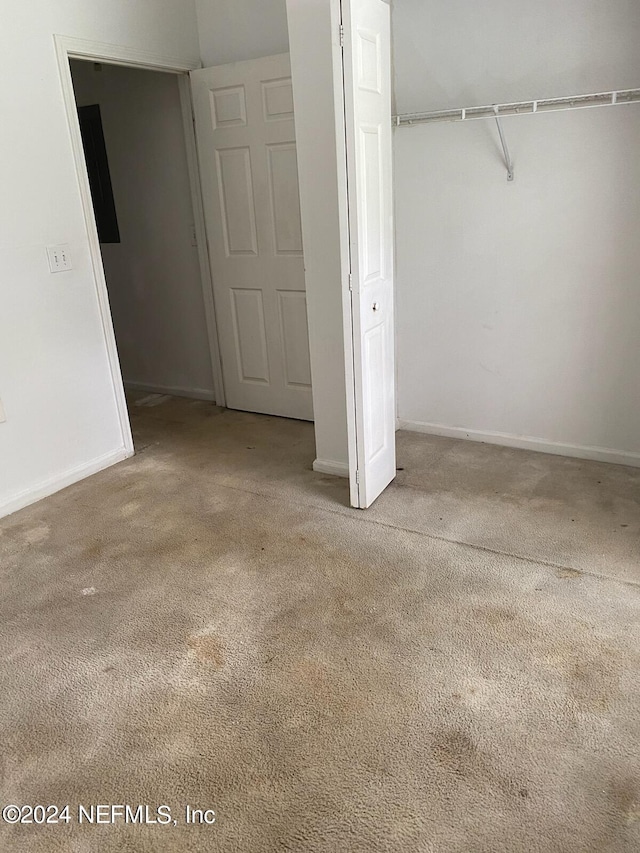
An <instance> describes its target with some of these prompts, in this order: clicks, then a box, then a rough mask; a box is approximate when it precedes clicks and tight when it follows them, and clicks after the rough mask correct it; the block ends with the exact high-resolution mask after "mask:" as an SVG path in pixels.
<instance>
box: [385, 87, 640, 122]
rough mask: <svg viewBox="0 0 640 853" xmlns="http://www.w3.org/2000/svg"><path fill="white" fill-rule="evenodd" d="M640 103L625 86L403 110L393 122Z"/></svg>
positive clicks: (637, 92) (637, 94)
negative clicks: (488, 103) (558, 95)
mask: <svg viewBox="0 0 640 853" xmlns="http://www.w3.org/2000/svg"><path fill="white" fill-rule="evenodd" d="M637 103H640V89H624V90H621V91H616V92H598V93H597V94H594V95H570V96H569V97H566V98H546V99H540V100H537V101H517V102H515V103H511V104H491V106H485V107H460V108H459V109H454V110H432V111H430V112H424V113H403V114H402V115H395V116H393V117H392V121H393V124H394V126H395V127H408V126H409V125H413V124H426V123H427V122H432V121H470V120H471V119H483V118H492V119H495V118H496V117H499V118H501V117H503V116H515V115H530V114H531V113H544V112H551V111H553V110H580V109H584V108H585V107H615V106H619V105H622V104H637Z"/></svg>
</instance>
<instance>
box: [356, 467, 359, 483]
mask: <svg viewBox="0 0 640 853" xmlns="http://www.w3.org/2000/svg"><path fill="white" fill-rule="evenodd" d="M359 485H360V471H357V470H356V486H359Z"/></svg>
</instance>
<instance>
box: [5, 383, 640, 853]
mask: <svg viewBox="0 0 640 853" xmlns="http://www.w3.org/2000/svg"><path fill="white" fill-rule="evenodd" d="M131 413H132V425H133V428H134V434H135V438H136V447H137V450H138V453H137V455H136V456H135V457H134V458H133V459H131V460H128V461H127V462H124V463H121V464H120V465H117V466H115V467H114V468H111V469H109V470H108V471H105V472H102V473H101V474H98V475H96V476H94V477H92V478H90V479H89V480H85V481H84V482H82V483H79V484H78V485H76V486H73V487H71V488H69V489H66V490H64V491H63V492H61V493H59V494H57V495H54V496H53V497H51V498H48V499H46V500H45V501H42V502H40V503H39V504H37V505H35V506H33V507H30V508H28V509H26V510H23V511H21V512H19V513H16V514H15V515H13V516H11V517H10V518H7V519H5V520H3V521H1V522H0V567H1V568H0V572H1V574H0V577H1V578H2V599H1V600H0V615H1V617H2V619H1V623H0V651H1V652H2V656H1V661H0V688H1V690H0V734H1V735H2V744H3V750H2V781H1V785H0V802H1V803H2V804H7V803H17V804H21V803H31V804H32V805H33V804H36V803H39V804H43V805H48V804H49V803H52V804H57V805H60V806H61V805H64V804H67V803H69V804H70V813H71V822H70V823H69V825H57V826H55V825H49V826H42V827H40V826H35V825H18V826H10V825H8V824H7V823H4V824H3V823H2V822H0V849H2V850H8V851H29V853H38V851H54V850H55V851H57V850H60V851H63V850H64V851H69V850H73V851H81V853H84V851H100V853H103V851H163V850H167V851H169V850H171V851H173V850H176V851H191V850H193V851H200V850H202V851H224V853H227V851H238V853H248V851H258V850H259V851H281V850H290V851H310V853H316V851H323V853H325V851H326V853H329V851H331V853H335V851H362V853H365V851H366V853H378V851H390V853H391V851H393V853H397V851H425V853H426V852H427V851H428V853H431V851H433V853H436V851H437V853H500V851H505V853H507V851H508V853H519V851H523V853H524V851H527V853H531V852H532V851H540V853H552V851H553V853H556V851H557V853H589V852H590V851H593V853H631V851H634V853H635V851H637V850H638V849H640V770H639V765H638V754H639V746H640V679H639V677H638V676H639V672H640V645H639V643H638V640H639V639H640V621H639V615H640V588H639V582H640V512H639V504H640V470H634V469H629V468H624V467H620V466H609V465H604V464H599V463H588V462H581V461H578V460H573V459H564V458H560V457H552V456H545V455H541V454H536V453H530V452H526V451H518V450H512V449H505V448H498V447H494V446H489V445H479V444H473V443H467V442H459V441H455V440H450V439H443V438H432V437H427V436H422V435H415V434H409V433H399V435H398V465H399V467H400V468H402V469H403V470H401V471H399V474H398V478H397V480H396V482H395V483H394V484H393V485H392V486H391V487H390V488H389V489H388V490H387V492H386V493H385V494H384V495H383V496H382V497H381V498H380V499H379V501H378V502H376V504H375V505H374V507H372V508H371V509H370V510H368V511H367V512H359V511H355V510H351V509H349V508H348V506H347V485H346V482H345V481H342V480H339V479H336V478H333V477H327V476H323V475H319V474H315V473H313V472H312V471H311V463H312V461H313V458H314V453H313V428H312V425H311V424H306V423H300V422H295V421H287V420H282V419H278V418H269V417H262V416H257V415H249V414H244V413H238V412H230V411H225V410H220V409H217V408H216V407H215V406H211V405H209V404H206V403H199V402H192V401H187V400H177V399H169V400H167V401H165V402H164V403H161V404H160V405H157V406H152V407H147V406H137V405H135V404H133V405H132V406H131ZM80 803H81V804H83V805H85V806H88V805H90V804H98V803H103V804H109V803H116V804H130V805H134V806H135V805H137V804H149V805H150V806H151V807H152V809H155V807H156V806H157V805H160V804H168V805H170V806H171V809H172V817H173V818H175V819H176V826H173V823H171V824H170V825H169V826H167V827H165V826H158V825H155V826H154V825H149V826H138V825H127V824H124V823H121V822H116V823H115V824H114V825H99V826H97V825H79V824H78V821H77V807H78V804H80ZM187 804H188V805H191V806H193V807H199V808H213V809H215V811H216V814H217V819H216V822H215V824H214V825H213V826H192V825H186V824H185V822H184V807H185V806H186V805H187Z"/></svg>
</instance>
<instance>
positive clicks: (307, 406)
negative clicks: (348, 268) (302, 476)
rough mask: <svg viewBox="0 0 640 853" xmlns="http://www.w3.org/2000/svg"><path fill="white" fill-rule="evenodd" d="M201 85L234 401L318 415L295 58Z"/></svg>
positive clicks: (222, 340)
mask: <svg viewBox="0 0 640 853" xmlns="http://www.w3.org/2000/svg"><path fill="white" fill-rule="evenodd" d="M191 82H192V90H193V105H194V113H195V124H196V138H197V143H198V158H199V161H200V174H201V181H202V190H203V202H204V212H205V222H206V230H207V238H208V242H209V253H210V259H211V271H212V278H213V289H214V303H215V307H216V320H217V326H218V337H219V344H220V354H221V359H222V372H223V378H224V385H225V392H226V400H227V405H228V406H229V408H232V409H243V410H246V411H251V412H264V413H266V414H272V415H281V416H284V417H291V418H301V419H305V420H312V419H313V408H312V401H311V370H310V364H309V340H308V330H307V309H306V298H305V281H304V262H303V255H302V233H301V225H300V201H299V194H298V167H297V158H296V143H295V131H294V121H293V95H292V87H291V70H290V63H289V54H282V55H278V56H269V57H265V58H262V59H256V60H250V61H248V62H237V63H233V64H231V65H221V66H217V67H214V68H203V69H199V70H198V71H193V72H191Z"/></svg>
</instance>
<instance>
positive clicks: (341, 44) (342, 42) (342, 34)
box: [338, 24, 344, 47]
mask: <svg viewBox="0 0 640 853" xmlns="http://www.w3.org/2000/svg"><path fill="white" fill-rule="evenodd" d="M338 32H339V33H340V47H344V24H340V29H339V31H338Z"/></svg>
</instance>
